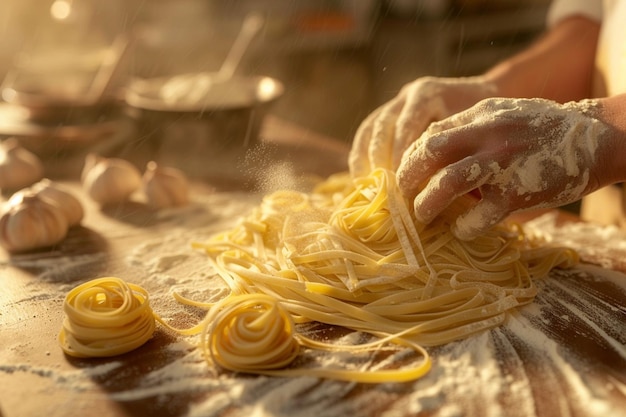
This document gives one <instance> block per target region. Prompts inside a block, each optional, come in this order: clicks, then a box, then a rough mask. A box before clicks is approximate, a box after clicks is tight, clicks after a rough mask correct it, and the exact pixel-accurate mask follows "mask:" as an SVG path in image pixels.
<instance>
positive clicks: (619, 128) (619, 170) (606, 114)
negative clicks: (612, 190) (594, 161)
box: [597, 94, 626, 183]
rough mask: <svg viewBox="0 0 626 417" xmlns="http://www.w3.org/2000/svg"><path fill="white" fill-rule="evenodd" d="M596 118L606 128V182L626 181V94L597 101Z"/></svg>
mask: <svg viewBox="0 0 626 417" xmlns="http://www.w3.org/2000/svg"><path fill="white" fill-rule="evenodd" d="M598 104H599V107H598V112H597V118H598V119H599V120H600V121H602V122H603V123H604V124H605V125H606V126H608V129H609V131H608V132H607V134H606V137H605V140H606V141H607V145H608V146H604V147H603V148H604V149H605V152H606V155H603V156H602V161H600V162H601V163H605V165H603V166H606V174H607V182H608V183H614V182H625V181H626V94H621V95H617V96H613V97H606V98H601V99H598Z"/></svg>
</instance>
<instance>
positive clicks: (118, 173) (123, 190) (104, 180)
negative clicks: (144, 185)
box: [81, 154, 141, 205]
mask: <svg viewBox="0 0 626 417" xmlns="http://www.w3.org/2000/svg"><path fill="white" fill-rule="evenodd" d="M81 179H82V183H83V188H84V189H85V191H86V192H87V194H88V195H89V197H91V198H92V199H93V200H94V201H96V202H98V203H100V204H101V205H108V204H115V203H121V202H123V201H126V200H127V199H128V198H129V197H130V195H131V194H132V193H134V192H135V191H136V190H138V189H139V188H140V187H141V173H140V172H139V170H138V169H137V167H135V166H134V165H133V164H131V163H130V162H128V161H126V160H124V159H120V158H104V157H101V156H97V155H95V154H89V155H87V158H86V160H85V167H84V169H83V172H82V175H81Z"/></svg>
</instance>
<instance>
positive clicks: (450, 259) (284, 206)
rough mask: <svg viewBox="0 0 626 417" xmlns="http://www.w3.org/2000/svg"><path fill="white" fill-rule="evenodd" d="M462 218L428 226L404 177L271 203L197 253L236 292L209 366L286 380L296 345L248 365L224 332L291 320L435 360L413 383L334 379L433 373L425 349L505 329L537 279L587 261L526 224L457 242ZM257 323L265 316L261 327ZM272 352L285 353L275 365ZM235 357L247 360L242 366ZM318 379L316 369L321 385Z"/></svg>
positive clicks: (262, 350) (255, 349) (386, 175)
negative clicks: (406, 193)
mask: <svg viewBox="0 0 626 417" xmlns="http://www.w3.org/2000/svg"><path fill="white" fill-rule="evenodd" d="M454 210H455V208H454V207H453V208H451V209H450V210H448V215H449V216H448V218H446V216H442V218H441V219H439V220H436V221H435V222H434V223H432V224H429V225H428V226H426V225H423V224H419V223H418V222H416V220H415V218H414V216H413V215H412V211H411V210H409V208H408V205H407V202H406V200H405V199H404V198H403V197H402V195H401V194H400V192H399V190H398V188H397V185H396V181H395V174H394V173H393V172H390V171H386V170H383V169H377V170H375V171H373V172H372V173H371V174H370V175H369V176H367V177H363V178H358V179H356V180H352V179H351V178H350V177H349V176H348V175H347V174H341V175H335V176H332V177H330V178H329V179H328V180H326V181H325V182H323V183H322V184H320V185H319V186H318V187H316V189H315V190H313V192H311V193H301V192H297V191H278V192H275V193H273V194H270V195H268V196H265V197H264V198H263V200H262V202H261V204H260V205H259V206H258V207H256V208H255V209H254V210H253V211H252V212H251V213H250V214H249V215H247V216H246V217H245V218H243V220H242V221H241V223H240V224H239V225H238V226H236V227H234V228H233V229H231V230H228V231H225V232H223V233H221V234H218V235H216V236H214V237H212V238H211V239H209V240H208V241H206V242H196V243H194V247H196V248H199V249H202V250H204V251H205V252H206V254H207V255H208V259H209V261H210V263H211V265H212V266H213V267H214V268H215V270H216V271H217V273H218V274H219V276H221V278H222V279H223V280H224V281H225V283H226V284H227V285H228V286H229V287H230V290H231V292H232V294H231V296H230V297H228V298H227V300H229V301H228V306H227V309H226V311H227V312H226V313H224V314H226V316H227V317H228V318H222V316H221V315H220V314H218V313H216V312H215V311H216V309H218V310H219V309H220V308H225V306H224V305H223V304H221V303H218V306H219V307H218V306H214V308H213V309H212V311H213V313H210V314H209V319H207V320H206V322H205V327H204V330H203V335H204V336H203V337H202V347H203V349H204V350H205V351H206V352H207V356H209V357H211V358H212V360H213V361H214V362H216V363H218V364H219V365H221V366H223V367H225V368H227V369H232V370H237V371H247V372H253V373H263V374H272V375H273V374H276V373H277V371H276V370H277V369H279V368H284V367H285V366H287V365H288V363H289V362H290V360H291V359H293V357H294V356H295V355H296V353H297V347H296V345H294V344H293V342H291V341H288V338H287V336H284V337H283V336H280V338H279V339H278V340H277V341H275V342H269V341H264V342H263V343H256V344H254V343H253V344H252V347H250V348H249V349H248V348H247V349H248V351H247V352H246V355H239V354H234V353H232V352H230V351H228V350H226V349H225V346H228V347H229V348H232V347H233V346H235V347H237V346H239V344H238V343H235V342H234V340H237V341H241V340H244V339H245V340H246V341H247V337H243V336H241V337H239V336H237V339H234V337H235V334H237V333H233V332H232V331H230V330H228V331H227V330H226V328H225V327H224V326H230V325H234V323H235V321H236V320H238V319H236V318H235V317H234V315H236V314H238V313H241V314H245V315H244V317H243V318H242V320H243V322H244V323H246V322H249V323H255V324H256V325H258V326H259V327H260V328H263V330H264V331H265V332H270V333H272V334H273V332H279V331H280V329H289V331H291V329H293V328H294V325H293V324H291V321H290V319H289V317H291V318H292V319H293V322H294V323H295V324H296V325H297V324H300V323H306V322H321V323H325V324H328V325H332V326H342V327H345V328H348V329H352V330H354V331H359V332H365V333H368V334H371V335H374V336H377V337H379V338H380V340H381V341H382V342H390V341H391V342H393V343H397V344H400V345H404V346H407V347H410V348H413V349H415V350H416V351H418V352H419V353H421V354H422V355H423V357H424V360H423V361H422V362H421V363H420V364H419V365H418V366H416V367H415V369H412V370H409V371H407V375H404V376H402V377H400V376H399V375H387V376H388V377H389V379H385V378H384V377H382V376H381V375H377V374H376V373H373V374H372V375H371V376H370V377H367V376H364V375H366V374H367V373H363V372H358V373H357V374H358V375H350V376H347V375H348V374H343V375H342V376H339V375H338V374H333V372H334V370H333V371H332V372H329V373H328V374H327V375H324V376H327V377H333V378H339V379H341V378H345V379H350V378H353V380H358V381H365V382H382V381H388V380H396V381H401V380H406V379H409V378H413V379H415V378H418V377H419V376H421V375H423V374H424V373H425V372H427V370H428V368H429V367H430V358H429V357H428V353H427V352H426V351H425V350H423V348H422V347H421V346H434V345H440V344H443V343H447V342H450V341H453V340H457V339H460V338H464V337H467V336H469V335H472V334H474V333H477V332H480V331H482V330H485V329H489V328H492V327H494V326H497V325H499V324H501V323H502V322H503V321H504V319H505V316H506V313H507V312H508V311H510V310H511V309H513V308H515V307H518V306H520V305H523V304H526V303H528V302H530V301H532V300H533V298H534V296H535V294H536V292H537V288H536V286H535V284H534V282H533V281H534V280H535V279H537V278H542V277H545V276H547V274H548V273H549V271H550V270H551V269H552V268H554V267H569V266H571V265H573V264H575V263H576V262H577V255H576V253H575V252H574V251H572V250H569V249H566V248H555V247H548V246H545V245H543V244H542V243H541V242H536V241H534V240H533V239H532V238H530V237H528V236H525V235H524V233H523V231H522V229H521V228H519V227H517V226H515V225H505V224H501V225H498V226H497V227H495V228H493V229H492V230H490V231H489V232H487V233H486V234H484V235H483V236H481V237H479V238H477V239H475V240H473V241H470V242H464V241H460V240H457V239H456V238H455V237H454V236H453V235H452V233H451V232H450V223H449V221H450V220H451V219H452V218H453V217H454ZM241 295H249V296H254V297H253V298H252V300H253V301H254V302H252V306H253V308H252V311H249V308H248V307H250V303H251V300H250V298H243V299H242V298H239V297H235V296H241ZM233 297H234V298H233ZM231 298H232V299H231ZM242 300H244V301H243V304H242V305H240V306H238V305H237V304H236V302H242ZM270 300H273V301H270ZM273 302H278V303H279V305H280V308H279V307H277V306H276V305H275V304H273ZM246 306H247V307H246ZM265 309H268V310H271V311H280V314H279V316H280V320H279V319H278V318H273V319H272V320H270V319H269V317H266V316H264V314H265V313H262V310H265ZM252 313H253V314H252ZM250 314H252V316H250ZM256 315H258V316H259V317H261V316H263V317H264V318H263V319H260V318H258V319H257V318H255V319H253V318H250V317H256ZM236 328H237V329H240V328H239V327H236ZM248 331H249V330H246V332H248ZM245 334H247V333H245ZM220 338H223V340H220ZM296 339H297V340H298V341H299V344H300V345H303V346H308V347H310V348H332V347H330V346H329V345H327V344H323V343H316V342H314V341H310V343H309V340H308V339H306V338H304V337H302V336H298V337H296ZM289 340H291V339H289ZM277 346H280V349H278V351H277V350H276V347H277ZM342 348H344V346H342ZM354 348H357V349H358V348H359V347H358V346H355V347H354ZM361 348H362V347H361ZM271 352H274V353H278V352H281V354H278V355H277V356H276V357H274V356H272V355H271ZM282 353H284V354H282ZM250 355H253V356H252V357H250ZM255 355H256V356H255ZM229 357H230V358H234V357H237V358H244V357H245V360H244V361H243V362H237V363H235V364H233V363H232V362H230V361H228V360H227V358H229ZM274 360H275V361H274ZM260 363H262V364H263V366H259V364H260ZM290 370H291V369H286V370H285V371H290ZM319 371H323V370H310V369H307V370H306V372H307V374H310V375H311V374H312V375H316V372H319ZM408 374H410V375H408Z"/></svg>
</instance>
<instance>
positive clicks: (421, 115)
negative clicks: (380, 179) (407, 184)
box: [392, 94, 446, 167]
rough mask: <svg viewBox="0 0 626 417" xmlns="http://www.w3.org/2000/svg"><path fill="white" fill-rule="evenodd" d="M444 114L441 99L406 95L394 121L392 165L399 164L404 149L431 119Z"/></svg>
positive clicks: (438, 117)
mask: <svg viewBox="0 0 626 417" xmlns="http://www.w3.org/2000/svg"><path fill="white" fill-rule="evenodd" d="M445 114H446V105H445V103H444V101H443V99H442V98H441V97H439V96H437V97H425V96H423V95H419V94H412V95H408V96H407V99H406V102H405V104H404V107H403V108H402V110H401V111H400V114H399V116H398V120H397V122H396V132H395V141H394V148H393V150H392V158H393V159H392V162H393V166H394V167H398V166H399V165H400V162H401V159H402V155H403V154H404V152H405V150H406V149H407V148H408V147H409V146H410V144H411V143H413V142H414V141H415V140H416V139H418V138H419V137H420V136H421V135H422V133H424V131H425V130H426V128H427V127H428V126H429V125H430V123H432V122H433V121H436V120H440V119H442V118H443V117H444V115H445Z"/></svg>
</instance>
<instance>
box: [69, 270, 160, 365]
mask: <svg viewBox="0 0 626 417" xmlns="http://www.w3.org/2000/svg"><path fill="white" fill-rule="evenodd" d="M63 310H64V312H65V318H64V320H63V327H62V328H61V332H60V333H59V337H58V341H59V344H60V346H61V348H62V349H63V351H64V352H65V353H66V354H68V355H70V356H74V357H108V356H115V355H120V354H122V353H126V352H129V351H131V350H133V349H135V348H137V347H139V346H141V345H143V344H144V343H145V342H146V341H148V339H150V338H151V337H152V334H153V333H154V329H155V316H154V314H153V312H152V309H151V308H150V303H149V300H148V293H147V291H146V290H145V289H143V288H142V287H140V286H138V285H135V284H130V283H127V282H126V281H124V280H122V279H120V278H116V277H104V278H97V279H94V280H91V281H88V282H85V283H84V284H81V285H79V286H77V287H75V288H74V289H72V290H71V291H70V292H69V293H68V294H67V296H66V297H65V301H64V303H63Z"/></svg>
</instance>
